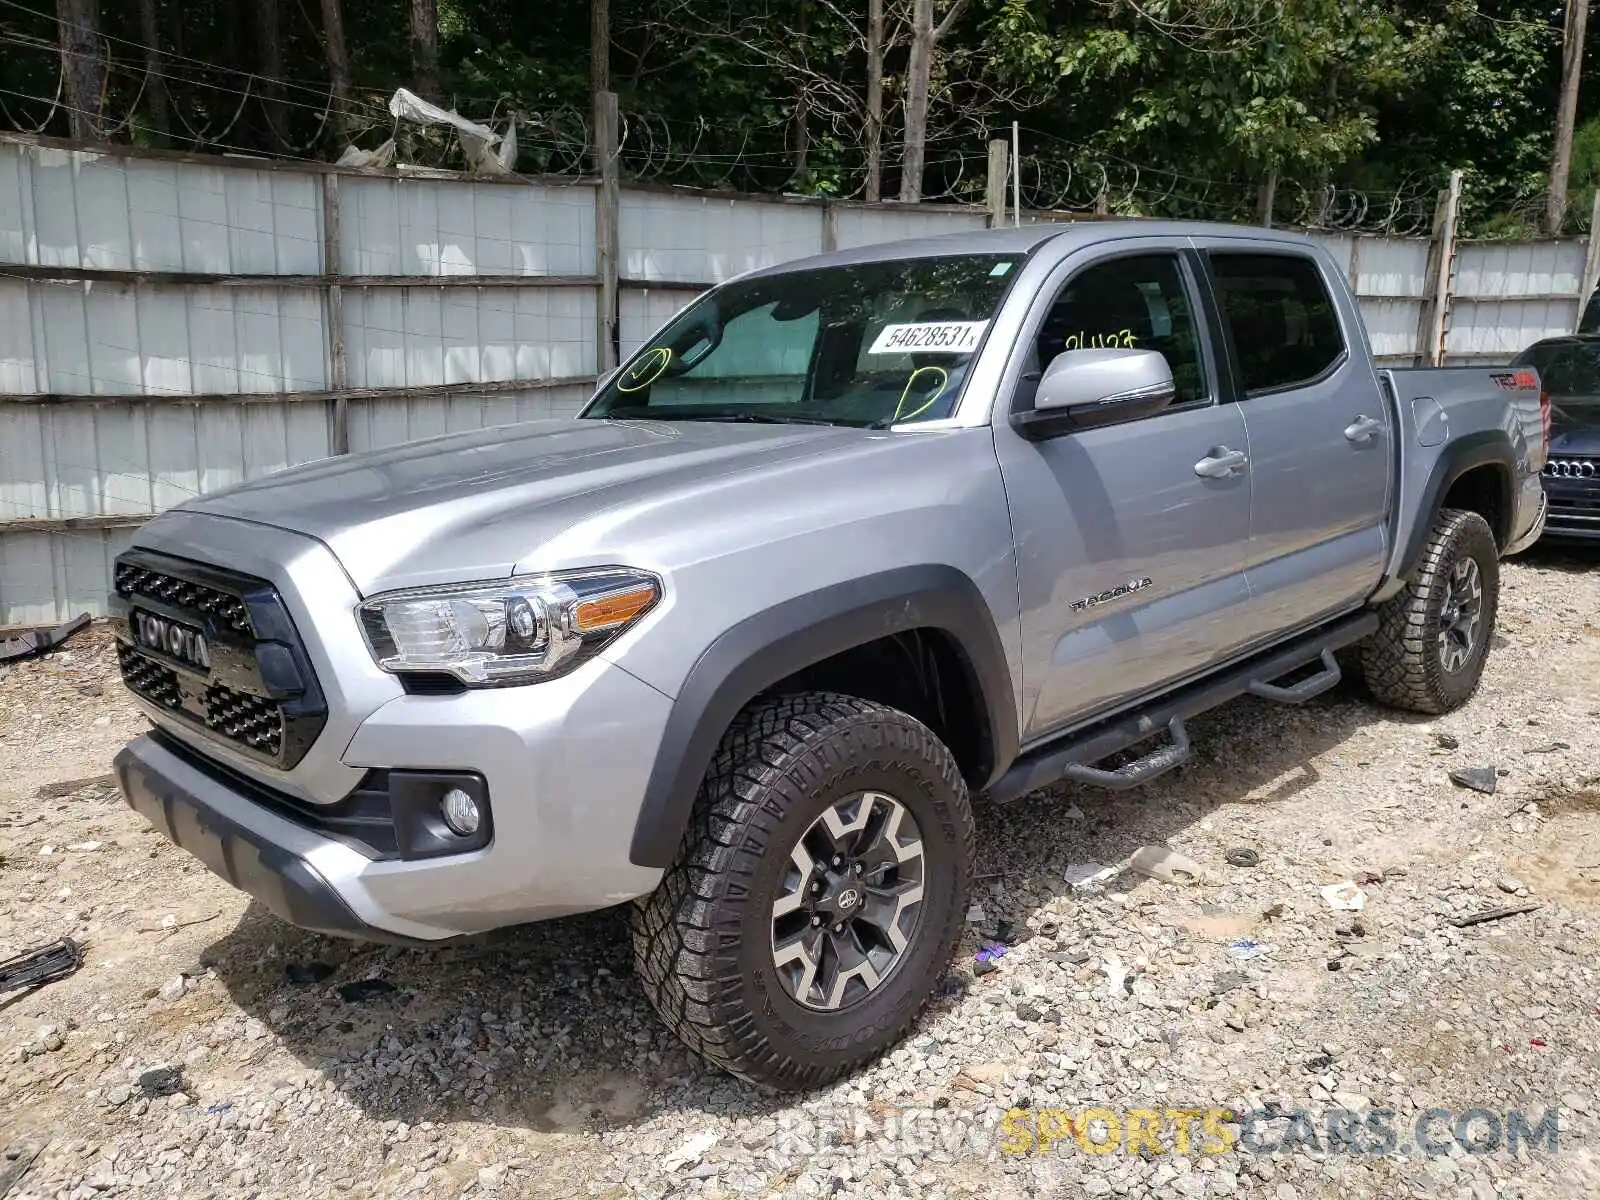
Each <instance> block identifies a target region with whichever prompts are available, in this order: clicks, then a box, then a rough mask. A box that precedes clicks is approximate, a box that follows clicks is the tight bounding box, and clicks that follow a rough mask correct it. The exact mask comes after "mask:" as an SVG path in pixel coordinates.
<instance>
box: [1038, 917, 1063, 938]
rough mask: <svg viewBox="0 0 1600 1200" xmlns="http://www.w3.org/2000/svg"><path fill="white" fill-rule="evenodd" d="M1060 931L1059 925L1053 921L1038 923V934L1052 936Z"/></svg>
mask: <svg viewBox="0 0 1600 1200" xmlns="http://www.w3.org/2000/svg"><path fill="white" fill-rule="evenodd" d="M1060 932H1061V926H1060V925H1059V924H1057V923H1056V922H1055V921H1043V922H1041V923H1040V925H1039V936H1040V937H1047V938H1053V937H1055V935H1056V934H1058V933H1060Z"/></svg>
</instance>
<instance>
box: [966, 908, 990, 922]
mask: <svg viewBox="0 0 1600 1200" xmlns="http://www.w3.org/2000/svg"><path fill="white" fill-rule="evenodd" d="M988 919H989V914H988V913H986V912H984V911H983V905H981V904H974V905H972V906H971V907H970V908H968V909H967V924H968V925H982V924H983V923H984V922H985V921H987V920H988Z"/></svg>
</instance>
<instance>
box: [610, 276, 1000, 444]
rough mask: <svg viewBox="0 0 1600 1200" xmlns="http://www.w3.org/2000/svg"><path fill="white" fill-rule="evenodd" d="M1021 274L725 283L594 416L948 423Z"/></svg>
mask: <svg viewBox="0 0 1600 1200" xmlns="http://www.w3.org/2000/svg"><path fill="white" fill-rule="evenodd" d="M1021 261H1022V258H1021V256H1020V255H1005V254H964V255H950V256H946V257H940V258H918V259H900V260H896V261H892V262H872V263H860V264H856V265H853V266H841V267H821V268H817V269H813V270H805V271H789V272H784V273H782V274H778V275H767V276H762V277H759V278H755V279H749V280H742V281H736V282H733V283H730V284H726V285H724V286H723V287H720V288H717V289H716V290H715V291H713V292H709V293H707V294H706V295H705V296H702V297H701V298H700V299H699V300H697V301H695V303H693V304H691V305H690V306H689V307H688V308H687V309H685V310H684V311H683V312H682V313H680V314H679V315H678V316H677V317H676V318H675V319H674V320H673V321H672V322H671V323H670V324H669V325H667V326H666V328H665V329H663V330H662V331H661V332H660V333H658V334H657V335H656V336H655V337H654V338H652V339H651V340H650V341H649V342H647V343H646V344H645V345H644V347H643V348H642V349H641V350H640V351H639V352H638V353H637V354H635V355H634V356H633V358H631V359H630V360H629V361H628V362H626V363H625V364H624V365H623V367H622V369H621V370H619V371H618V372H617V373H616V375H614V376H613V377H612V379H611V381H610V382H609V383H608V384H607V385H606V386H605V387H604V388H603V389H602V390H601V391H600V393H599V395H598V396H597V397H596V398H595V402H594V403H593V404H592V405H591V406H590V407H589V409H588V410H587V411H586V412H585V413H584V416H586V417H591V418H606V417H614V418H619V419H620V418H628V419H634V420H637V419H640V418H644V419H656V420H668V421H741V420H742V421H773V422H791V421H792V422H797V423H824V424H829V425H858V426H864V427H872V428H887V427H888V426H890V425H893V424H898V423H901V422H910V421H931V420H936V419H938V418H940V417H948V416H949V415H950V414H951V413H952V412H953V411H954V410H955V405H956V401H957V399H958V398H959V397H960V395H961V389H962V387H963V385H964V384H965V381H966V371H967V366H968V364H969V363H970V362H971V361H972V357H973V354H974V352H975V351H976V350H977V348H978V345H979V343H980V342H981V340H982V338H983V334H984V332H985V331H986V330H987V329H988V326H989V321H990V318H992V317H993V315H994V311H995V309H996V308H997V307H998V305H999V302H1000V298H1001V296H1002V295H1003V294H1004V292H1005V289H1006V286H1007V285H1008V284H1009V283H1010V282H1011V275H1012V272H1013V271H1014V270H1015V269H1016V267H1017V264H1018V263H1019V262H1021Z"/></svg>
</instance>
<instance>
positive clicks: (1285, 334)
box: [1206, 238, 1394, 633]
mask: <svg viewBox="0 0 1600 1200" xmlns="http://www.w3.org/2000/svg"><path fill="white" fill-rule="evenodd" d="M1229 246H1230V242H1229V241H1228V240H1227V239H1225V238H1218V239H1215V240H1214V241H1213V242H1211V243H1210V244H1209V245H1208V246H1207V249H1206V260H1207V264H1208V267H1209V271H1210V275H1211V278H1212V280H1213V281H1214V287H1215V293H1216V297H1217V304H1218V307H1219V308H1220V309H1221V313H1222V323H1223V326H1224V335H1225V337H1226V338H1227V339H1228V342H1229V344H1230V345H1231V348H1232V358H1233V364H1234V370H1233V376H1234V387H1233V394H1232V396H1230V397H1229V398H1230V399H1231V400H1232V401H1233V402H1234V406H1235V407H1237V408H1239V410H1240V411H1241V413H1242V414H1243V416H1244V423H1245V428H1246V429H1248V430H1249V434H1250V481H1251V482H1250V487H1251V517H1250V551H1249V565H1248V567H1247V568H1246V570H1247V572H1248V574H1249V579H1250V590H1251V593H1252V600H1251V609H1252V612H1253V613H1254V617H1253V620H1254V623H1255V625H1256V627H1257V628H1259V629H1261V630H1263V631H1265V632H1269V633H1283V632H1288V631H1290V630H1294V629H1298V628H1300V627H1302V626H1306V625H1309V624H1312V623H1315V622H1317V621H1319V620H1322V619H1325V618H1327V617H1329V616H1332V615H1334V614H1336V613H1338V612H1340V611H1344V610H1348V609H1350V608H1353V607H1355V606H1356V605H1359V604H1360V603H1361V602H1362V601H1363V600H1365V599H1366V598H1367V597H1368V596H1370V595H1371V594H1372V589H1373V588H1374V587H1376V586H1377V584H1378V581H1379V579H1380V578H1381V577H1382V574H1383V568H1384V562H1385V559H1386V549H1387V544H1388V539H1389V533H1388V524H1387V517H1388V512H1389V495H1388V489H1389V480H1390V475H1391V473H1392V470H1393V467H1392V459H1393V455H1394V430H1393V428H1392V423H1393V422H1392V418H1391V415H1390V411H1389V405H1388V404H1387V403H1386V402H1385V399H1384V397H1383V394H1382V393H1381V392H1380V390H1379V385H1378V380H1377V377H1376V375H1375V373H1374V372H1373V370H1372V367H1371V365H1370V360H1369V359H1368V358H1367V356H1366V355H1365V354H1353V353H1351V347H1352V346H1359V345H1360V339H1361V326H1360V315H1359V314H1358V313H1355V312H1353V311H1352V312H1346V313H1341V312H1340V310H1339V306H1338V303H1337V302H1336V301H1335V299H1334V291H1333V289H1331V288H1330V287H1329V286H1328V283H1327V280H1326V279H1325V278H1324V277H1323V271H1324V269H1325V267H1324V264H1323V263H1322V261H1321V258H1320V256H1318V255H1316V254H1314V253H1313V252H1311V251H1310V250H1309V249H1307V250H1301V249H1299V248H1294V247H1287V246H1286V247H1284V248H1283V249H1282V250H1276V249H1275V250H1270V251H1266V250H1261V249H1258V248H1250V249H1238V250H1235V249H1230V248H1229Z"/></svg>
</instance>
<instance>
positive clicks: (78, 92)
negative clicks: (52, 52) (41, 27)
mask: <svg viewBox="0 0 1600 1200" xmlns="http://www.w3.org/2000/svg"><path fill="white" fill-rule="evenodd" d="M56 20H57V24H56V34H57V37H58V39H59V45H60V47H61V72H62V75H63V77H64V79H65V81H66V93H67V106H68V109H67V118H68V123H69V128H70V129H71V131H72V136H73V137H74V138H77V139H78V140H80V141H90V142H92V141H98V140H99V139H100V136H101V130H102V129H104V127H105V122H104V121H103V120H102V119H101V101H102V99H103V97H104V95H105V88H106V67H105V62H104V60H103V59H101V57H100V13H99V5H98V4H97V3H96V0H56Z"/></svg>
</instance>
